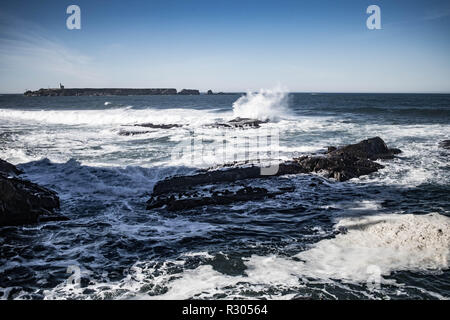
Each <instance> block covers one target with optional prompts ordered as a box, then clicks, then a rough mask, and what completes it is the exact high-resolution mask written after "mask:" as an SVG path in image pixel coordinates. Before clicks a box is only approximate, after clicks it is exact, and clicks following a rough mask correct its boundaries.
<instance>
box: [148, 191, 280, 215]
mask: <svg viewBox="0 0 450 320" xmlns="http://www.w3.org/2000/svg"><path fill="white" fill-rule="evenodd" d="M285 192H288V191H279V192H268V191H267V189H265V188H256V187H244V188H241V189H239V190H237V191H236V192H232V191H229V190H225V191H224V192H220V191H212V192H211V195H210V196H204V197H197V196H195V195H194V194H185V195H186V196H187V197H186V198H185V199H175V197H174V196H173V195H171V196H167V195H160V196H158V195H153V196H152V198H151V199H150V200H149V201H147V209H154V208H161V207H164V206H165V207H166V209H167V210H168V211H180V210H188V209H192V208H196V207H200V206H205V205H226V204H230V203H234V202H241V201H252V200H260V199H264V198H273V197H275V196H277V195H279V194H282V193H285Z"/></svg>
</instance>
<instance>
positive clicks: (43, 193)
mask: <svg viewBox="0 0 450 320" xmlns="http://www.w3.org/2000/svg"><path fill="white" fill-rule="evenodd" d="M21 173H22V172H21V171H20V170H19V169H17V168H16V167H15V166H14V165H12V164H10V163H8V162H6V161H3V160H1V159H0V226H6V225H21V224H28V223H36V222H39V221H41V222H42V221H52V220H67V218H66V217H64V216H61V215H59V214H57V213H56V212H55V210H56V209H59V198H58V195H57V194H56V192H54V191H51V190H49V189H47V188H44V187H41V186H39V185H37V184H35V183H33V182H30V181H28V180H24V179H21V178H19V177H18V175H20V174H21Z"/></svg>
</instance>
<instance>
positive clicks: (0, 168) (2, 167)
mask: <svg viewBox="0 0 450 320" xmlns="http://www.w3.org/2000/svg"><path fill="white" fill-rule="evenodd" d="M0 173H4V174H5V175H13V176H17V175H19V174H21V173H22V171H21V170H19V169H17V168H16V166H15V165H12V164H11V163H9V162H6V161H4V160H2V159H0Z"/></svg>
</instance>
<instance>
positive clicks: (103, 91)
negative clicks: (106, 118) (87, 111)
mask: <svg viewBox="0 0 450 320" xmlns="http://www.w3.org/2000/svg"><path fill="white" fill-rule="evenodd" d="M172 94H177V90H176V89H174V88H149V89H139V88H99V89H97V88H58V89H39V90H36V91H31V90H28V91H26V92H25V93H24V95H25V96H28V97H42V96H131V95H172Z"/></svg>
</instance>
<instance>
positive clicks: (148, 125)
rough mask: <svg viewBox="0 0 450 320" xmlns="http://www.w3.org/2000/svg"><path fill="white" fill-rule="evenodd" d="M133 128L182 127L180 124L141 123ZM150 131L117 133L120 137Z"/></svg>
mask: <svg viewBox="0 0 450 320" xmlns="http://www.w3.org/2000/svg"><path fill="white" fill-rule="evenodd" d="M134 127H143V128H150V129H172V128H180V127H182V125H181V124H172V123H169V124H154V123H142V124H135V125H134ZM150 132H152V131H150V130H126V129H121V130H120V131H119V135H120V136H134V135H138V134H146V133H150Z"/></svg>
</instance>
